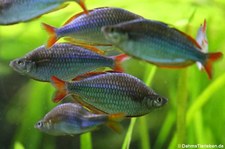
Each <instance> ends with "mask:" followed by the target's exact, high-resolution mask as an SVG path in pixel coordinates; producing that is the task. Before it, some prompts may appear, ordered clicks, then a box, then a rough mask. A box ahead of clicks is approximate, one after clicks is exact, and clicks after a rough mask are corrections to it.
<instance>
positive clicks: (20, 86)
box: [0, 0, 225, 149]
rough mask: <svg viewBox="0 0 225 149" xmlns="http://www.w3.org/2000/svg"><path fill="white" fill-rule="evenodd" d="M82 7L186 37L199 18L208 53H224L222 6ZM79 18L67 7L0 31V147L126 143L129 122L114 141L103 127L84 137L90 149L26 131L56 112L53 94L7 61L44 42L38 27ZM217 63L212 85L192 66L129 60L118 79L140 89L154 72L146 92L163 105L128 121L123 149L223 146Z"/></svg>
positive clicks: (149, 0)
mask: <svg viewBox="0 0 225 149" xmlns="http://www.w3.org/2000/svg"><path fill="white" fill-rule="evenodd" d="M86 4H87V7H88V9H93V8H96V7H105V6H110V7H120V8H124V9H127V10H129V11H132V12H134V13H137V14H139V15H141V16H144V17H145V18H148V19H154V20H160V21H163V22H166V23H168V24H171V25H173V26H175V27H176V28H178V29H180V30H182V31H185V32H186V33H187V34H189V35H191V36H192V37H195V36H196V32H197V30H198V28H199V26H200V24H202V23H203V20H204V19H206V20H207V23H208V24H207V25H208V27H207V35H208V41H209V51H210V52H213V51H221V52H223V53H224V49H225V48H224V47H225V38H224V37H225V36H224V33H225V23H224V18H225V1H224V0H159V1H158V0H141V1H138V0H123V1H121V0H109V1H105V0H86ZM80 11H81V9H80V8H79V6H78V5H77V4H76V3H72V2H71V4H70V5H69V6H68V7H67V8H65V9H62V10H59V11H56V12H53V13H50V14H47V15H44V16H42V17H41V18H39V19H36V20H34V21H31V22H27V23H20V24H16V25H10V26H0V99H1V102H0V122H1V135H0V148H2V149H8V148H14V149H23V148H26V149H40V148H42V149H57V148H58V149H59V148H79V147H82V148H85V145H87V146H86V147H89V148H91V147H93V148H108V149H110V148H112V149H115V148H121V147H122V145H123V144H124V143H126V141H125V142H124V138H125V135H126V133H127V129H128V126H129V122H130V120H129V119H127V120H125V121H123V122H122V124H123V126H124V131H123V133H122V134H117V133H115V132H113V131H111V130H110V129H108V128H107V127H104V126H103V127H101V128H100V129H99V130H97V131H94V132H92V133H91V134H89V136H88V137H86V138H90V136H91V138H92V140H91V142H92V143H90V142H89V143H88V142H87V143H86V144H85V136H84V137H83V136H82V141H81V143H80V136H79V135H76V136H73V137H72V136H60V137H55V136H50V135H47V134H44V133H41V132H39V131H38V130H36V129H35V128H34V124H35V123H36V122H37V121H38V120H40V119H41V118H42V117H43V116H44V115H45V114H46V113H47V112H48V111H49V110H50V109H52V108H53V107H55V106H56V104H54V103H52V101H51V98H52V94H53V90H54V89H53V87H52V86H51V85H50V84H48V83H42V82H37V81H34V80H31V79H29V78H28V77H26V76H22V75H20V74H18V73H16V72H15V71H13V70H12V69H11V68H10V67H9V66H8V64H9V62H10V61H11V60H13V59H15V58H17V57H21V56H23V55H24V54H25V53H27V52H29V51H31V50H33V49H35V48H36V47H38V46H40V45H42V44H45V43H46V41H47V33H46V32H45V31H44V30H43V29H42V28H41V26H40V23H41V22H45V23H48V24H50V25H53V26H56V27H59V26H61V25H62V24H63V23H64V22H65V21H66V20H67V19H68V18H69V17H70V16H72V15H73V14H75V13H78V12H80ZM190 18H191V19H190ZM224 62H225V60H224V59H222V60H220V61H218V62H216V63H215V64H214V76H213V79H212V80H208V78H207V75H206V73H205V72H200V71H199V70H198V69H197V67H196V66H194V65H193V66H190V67H188V68H185V69H181V70H169V69H160V68H155V67H154V66H153V65H151V64H147V63H145V62H141V61H138V60H134V59H131V60H129V61H127V62H125V63H124V67H125V70H126V72H127V73H129V74H132V75H134V76H136V77H138V78H140V79H142V80H144V81H145V82H146V78H148V76H149V75H150V73H151V72H152V71H153V70H152V69H155V70H154V73H153V78H152V81H150V82H151V83H150V84H149V86H150V87H152V88H153V89H154V90H155V91H156V92H157V93H159V94H161V95H163V96H165V97H167V98H168V99H169V101H168V104H167V105H166V106H165V107H163V108H161V109H159V110H158V111H154V112H152V113H150V114H148V115H146V116H144V117H142V118H137V119H135V120H136V123H135V121H134V122H133V124H132V126H133V129H132V128H131V129H130V130H129V132H130V136H131V142H130V143H131V144H130V148H146V149H147V148H157V149H159V148H177V144H179V143H186V144H223V145H224V146H225V137H224V132H225V114H224V109H225V100H224V99H225V92H224V88H225V67H224ZM68 101H69V99H68V100H66V102H68ZM132 130H133V133H131V132H132ZM131 134H132V135H131ZM128 135H129V134H128ZM87 140H88V139H87ZM127 143H129V141H128V142H127ZM80 144H81V145H80Z"/></svg>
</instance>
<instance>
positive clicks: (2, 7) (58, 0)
mask: <svg viewBox="0 0 225 149" xmlns="http://www.w3.org/2000/svg"><path fill="white" fill-rule="evenodd" d="M69 1H76V2H77V3H78V4H79V5H80V6H81V7H82V9H83V10H84V13H86V14H88V10H87V9H86V6H85V4H84V0H0V24H1V25H9V24H15V23H19V22H25V21H29V20H31V19H34V18H37V17H39V16H41V15H43V14H45V13H48V12H51V11H54V10H57V9H60V8H64V7H65V6H67V4H63V3H65V2H69Z"/></svg>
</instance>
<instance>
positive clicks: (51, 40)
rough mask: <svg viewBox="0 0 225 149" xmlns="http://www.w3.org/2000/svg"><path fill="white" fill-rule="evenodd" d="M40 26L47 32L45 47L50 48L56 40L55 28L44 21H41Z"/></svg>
mask: <svg viewBox="0 0 225 149" xmlns="http://www.w3.org/2000/svg"><path fill="white" fill-rule="evenodd" d="M42 26H43V28H44V29H45V30H46V32H47V33H48V34H49V38H48V42H47V45H46V47H47V48H50V47H52V45H54V44H55V43H56V41H57V40H58V38H57V35H56V28H55V27H53V26H50V25H48V24H45V23H42Z"/></svg>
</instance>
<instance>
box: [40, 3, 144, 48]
mask: <svg viewBox="0 0 225 149" xmlns="http://www.w3.org/2000/svg"><path fill="white" fill-rule="evenodd" d="M140 18H143V17H141V16H139V15H136V14H134V13H132V12H129V11H127V10H124V9H121V8H113V7H103V8H96V9H93V10H90V11H89V14H88V15H86V14H83V13H80V14H76V15H75V16H73V17H71V18H70V19H69V21H68V23H67V24H66V25H64V26H62V27H60V28H55V27H52V26H50V25H47V24H45V23H43V27H44V29H45V30H46V31H47V32H48V33H49V35H50V36H49V40H48V44H47V47H48V48H49V47H51V46H52V45H53V44H54V43H55V42H56V41H57V40H58V39H60V38H61V37H69V38H72V39H70V40H72V41H73V42H76V43H79V44H88V45H107V46H108V45H110V44H111V43H110V42H108V41H107V40H106V39H105V37H104V35H103V33H102V32H101V28H102V27H103V26H106V25H113V24H118V23H121V22H125V21H130V20H134V19H140ZM87 35H88V36H87Z"/></svg>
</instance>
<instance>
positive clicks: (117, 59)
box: [112, 54, 130, 72]
mask: <svg viewBox="0 0 225 149" xmlns="http://www.w3.org/2000/svg"><path fill="white" fill-rule="evenodd" d="M112 58H113V59H114V61H115V62H114V70H115V71H118V72H123V68H122V66H121V63H122V62H123V61H125V60H127V59H129V58H130V57H129V56H127V55H126V54H120V55H117V56H112Z"/></svg>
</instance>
